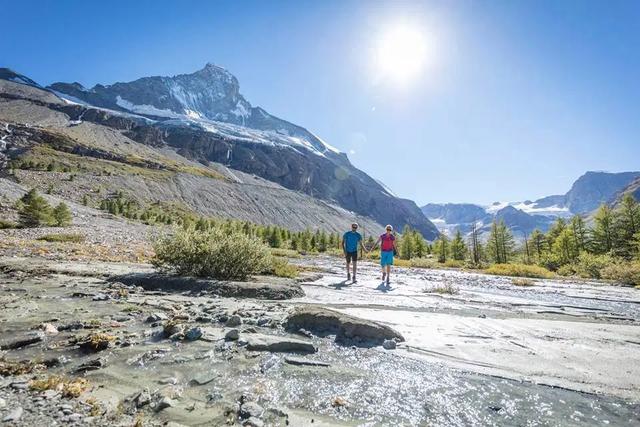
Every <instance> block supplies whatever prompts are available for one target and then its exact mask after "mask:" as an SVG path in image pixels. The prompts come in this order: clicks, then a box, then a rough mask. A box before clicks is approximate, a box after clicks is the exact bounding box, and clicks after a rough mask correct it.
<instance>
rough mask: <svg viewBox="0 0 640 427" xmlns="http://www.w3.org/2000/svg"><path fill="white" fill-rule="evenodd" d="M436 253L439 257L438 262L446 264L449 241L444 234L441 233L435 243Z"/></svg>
mask: <svg viewBox="0 0 640 427" xmlns="http://www.w3.org/2000/svg"><path fill="white" fill-rule="evenodd" d="M434 246H435V247H434V252H435V254H436V255H437V256H438V262H446V261H447V255H448V253H449V239H447V236H445V235H444V234H443V233H440V235H439V236H438V239H437V240H436V241H435V242H434Z"/></svg>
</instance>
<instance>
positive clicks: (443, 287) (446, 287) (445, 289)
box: [422, 283, 460, 295]
mask: <svg viewBox="0 0 640 427" xmlns="http://www.w3.org/2000/svg"><path fill="white" fill-rule="evenodd" d="M422 292H425V293H436V294H440V295H444V294H447V295H456V294H458V293H459V292H460V290H459V289H458V288H456V287H455V286H453V285H452V284H450V283H443V284H440V285H437V286H433V287H431V288H425V289H423V291H422Z"/></svg>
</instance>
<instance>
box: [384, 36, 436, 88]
mask: <svg viewBox="0 0 640 427" xmlns="http://www.w3.org/2000/svg"><path fill="white" fill-rule="evenodd" d="M428 56H429V52H428V44H427V40H426V37H425V35H424V33H423V32H422V31H420V29H419V28H416V27H412V26H409V25H398V26H395V27H392V28H390V29H389V30H387V31H386V32H384V33H383V34H382V35H381V37H380V38H379V40H378V43H377V47H376V52H375V66H376V70H377V72H378V73H379V76H380V77H381V78H382V79H384V80H391V81H392V82H394V83H397V84H402V85H406V84H409V83H410V82H412V81H413V80H415V79H416V78H417V77H419V76H420V74H421V73H422V72H423V70H424V68H425V65H426V62H427V59H428Z"/></svg>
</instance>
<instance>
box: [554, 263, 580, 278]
mask: <svg viewBox="0 0 640 427" xmlns="http://www.w3.org/2000/svg"><path fill="white" fill-rule="evenodd" d="M556 273H558V274H559V275H560V276H575V275H576V274H577V273H576V265H575V264H565V265H563V266H562V267H560V268H558V271H556Z"/></svg>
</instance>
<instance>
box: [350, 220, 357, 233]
mask: <svg viewBox="0 0 640 427" xmlns="http://www.w3.org/2000/svg"><path fill="white" fill-rule="evenodd" d="M356 230H358V223H357V222H354V223H353V224H351V231H356Z"/></svg>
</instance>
